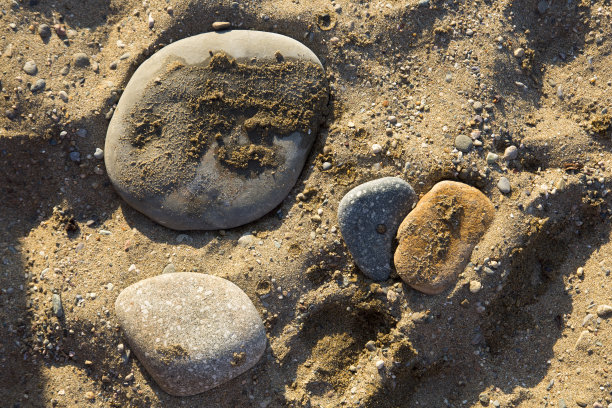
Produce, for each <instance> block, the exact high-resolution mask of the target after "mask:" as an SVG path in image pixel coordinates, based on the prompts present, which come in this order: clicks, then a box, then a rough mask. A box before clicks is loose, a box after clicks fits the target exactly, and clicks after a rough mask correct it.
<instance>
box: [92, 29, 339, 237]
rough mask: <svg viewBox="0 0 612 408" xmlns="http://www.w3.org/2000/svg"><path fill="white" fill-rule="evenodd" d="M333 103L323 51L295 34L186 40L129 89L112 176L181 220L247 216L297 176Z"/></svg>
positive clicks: (215, 222)
mask: <svg viewBox="0 0 612 408" xmlns="http://www.w3.org/2000/svg"><path fill="white" fill-rule="evenodd" d="M275 70H282V75H280V74H278V75H276V74H274V72H276V71H275ZM253 90H256V92H253ZM327 99H328V88H327V82H326V79H325V73H324V71H323V68H322V65H321V63H320V61H319V59H318V58H317V57H316V56H315V55H314V53H313V52H312V51H310V50H309V49H308V48H307V47H306V46H304V45H303V44H301V43H299V42H297V41H295V40H293V39H291V38H288V37H285V36H282V35H279V34H273V33H265V32H258V31H240V30H232V31H224V32H210V33H205V34H200V35H197V36H194V37H189V38H185V39H183V40H180V41H177V42H175V43H173V44H171V45H169V46H166V47H164V48H163V49H162V50H160V51H158V52H157V53H155V54H154V55H153V56H152V57H150V58H149V59H148V60H146V61H145V62H144V63H143V64H142V65H141V66H140V67H139V68H138V69H137V70H136V72H135V73H134V75H133V76H132V78H131V79H130V81H129V83H128V85H127V86H126V88H125V91H124V93H123V95H122V96H121V99H120V100H119V103H118V105H117V109H116V110H115V112H114V115H113V117H112V119H111V122H110V124H109V127H108V133H107V136H106V145H105V147H104V153H105V164H106V168H107V170H108V175H109V177H110V179H111V181H112V183H113V185H114V186H115V188H116V190H117V191H118V192H119V194H120V195H121V196H122V197H123V198H124V199H125V200H126V201H127V202H128V203H129V204H130V205H131V206H133V207H134V208H136V209H137V210H139V211H141V212H142V213H144V214H145V215H147V216H149V217H150V218H152V219H153V220H155V221H156V222H158V223H160V224H162V225H164V226H167V227H169V228H173V229H177V230H190V229H204V230H214V229H226V228H232V227H237V226H240V225H243V224H246V223H248V222H251V221H254V220H256V219H258V218H260V217H262V216H263V215H265V214H266V213H268V212H269V211H271V210H272V209H274V207H276V206H277V205H278V204H279V203H280V202H281V201H282V200H283V199H284V198H285V197H286V195H287V194H288V193H289V191H290V190H291V188H292V187H293V185H294V184H295V182H296V181H297V178H298V177H299V174H300V172H301V170H302V167H303V166H304V162H305V161H306V158H307V155H308V152H309V150H310V148H311V146H312V144H313V142H314V140H315V138H316V133H317V131H318V127H319V125H320V123H321V122H322V120H323V119H324V117H323V115H324V112H325V109H326V106H327Z"/></svg>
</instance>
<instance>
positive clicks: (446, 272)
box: [394, 181, 495, 295]
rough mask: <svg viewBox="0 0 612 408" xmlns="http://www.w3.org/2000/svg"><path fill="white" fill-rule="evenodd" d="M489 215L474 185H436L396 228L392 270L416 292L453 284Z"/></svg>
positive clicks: (435, 290)
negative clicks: (396, 241)
mask: <svg viewBox="0 0 612 408" xmlns="http://www.w3.org/2000/svg"><path fill="white" fill-rule="evenodd" d="M494 214H495V209H494V207H493V204H492V203H491V201H490V200H489V199H488V198H487V197H486V196H485V195H484V194H483V193H481V192H480V191H479V190H477V189H476V188H474V187H471V186H468V185H467V184H463V183H458V182H455V181H442V182H440V183H438V184H436V185H435V186H434V187H433V188H432V189H431V190H430V191H429V192H428V193H427V194H425V195H424V196H423V197H422V198H421V199H420V200H419V202H418V203H417V205H416V207H415V208H414V209H413V210H412V211H411V212H410V213H409V214H408V216H407V217H406V218H405V219H404V221H403V222H402V224H401V225H400V227H399V230H398V232H397V240H398V246H397V249H396V251H395V256H394V261H395V269H396V270H397V273H398V274H399V276H400V277H401V278H402V280H403V281H404V282H406V283H407V284H408V285H410V286H411V287H413V288H414V289H416V290H418V291H421V292H423V293H426V294H429V295H435V294H439V293H441V292H443V291H444V290H445V289H447V288H448V287H450V286H451V285H454V284H455V282H456V280H457V276H458V275H459V273H460V272H462V271H463V269H464V268H465V266H466V264H467V263H468V261H469V259H470V255H471V253H472V249H473V248H474V246H475V245H476V244H477V243H478V242H479V241H480V239H481V237H482V236H483V235H484V233H485V232H486V231H487V229H488V228H489V225H490V224H491V222H492V221H493V216H494ZM470 286H472V284H470Z"/></svg>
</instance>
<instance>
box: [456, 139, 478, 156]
mask: <svg viewBox="0 0 612 408" xmlns="http://www.w3.org/2000/svg"><path fill="white" fill-rule="evenodd" d="M473 144H474V142H473V141H472V138H471V137H469V136H466V135H459V136H457V137H456V138H455V147H456V148H457V150H459V151H460V152H463V153H467V152H469V151H470V149H471V148H472V145H473Z"/></svg>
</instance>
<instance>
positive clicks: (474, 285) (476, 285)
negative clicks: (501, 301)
mask: <svg viewBox="0 0 612 408" xmlns="http://www.w3.org/2000/svg"><path fill="white" fill-rule="evenodd" d="M480 289H482V283H480V282H479V281H475V280H473V281H470V292H472V293H478V292H480Z"/></svg>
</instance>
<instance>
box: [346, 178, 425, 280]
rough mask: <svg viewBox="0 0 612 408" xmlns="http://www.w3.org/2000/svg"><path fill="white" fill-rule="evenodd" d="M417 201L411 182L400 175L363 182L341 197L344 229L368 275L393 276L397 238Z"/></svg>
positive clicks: (348, 241) (359, 264)
mask: <svg viewBox="0 0 612 408" xmlns="http://www.w3.org/2000/svg"><path fill="white" fill-rule="evenodd" d="M414 201H415V194H414V190H413V189H412V187H411V186H410V184H408V183H407V182H405V181H404V180H402V179H400V178H397V177H384V178H381V179H378V180H372V181H369V182H367V183H364V184H361V185H359V186H357V187H355V188H354V189H352V190H351V191H349V192H348V193H347V194H346V195H345V196H344V197H343V198H342V200H341V201H340V205H339V206H338V223H339V225H340V232H341V233H342V237H343V238H344V242H345V243H346V246H347V248H348V250H349V251H350V253H351V255H352V256H353V259H354V260H355V263H356V264H357V266H358V267H359V269H360V270H361V271H362V272H363V274H364V275H365V276H367V277H368V278H370V279H373V280H376V281H381V280H385V279H387V278H388V277H389V274H390V273H391V265H390V262H391V257H392V255H393V254H392V246H393V239H394V237H395V233H396V231H397V227H398V226H399V224H400V222H401V221H402V220H403V219H404V217H405V216H406V214H408V212H409V211H410V209H411V208H412V205H413V203H414Z"/></svg>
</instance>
